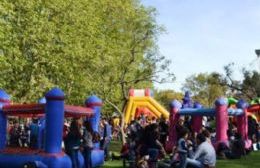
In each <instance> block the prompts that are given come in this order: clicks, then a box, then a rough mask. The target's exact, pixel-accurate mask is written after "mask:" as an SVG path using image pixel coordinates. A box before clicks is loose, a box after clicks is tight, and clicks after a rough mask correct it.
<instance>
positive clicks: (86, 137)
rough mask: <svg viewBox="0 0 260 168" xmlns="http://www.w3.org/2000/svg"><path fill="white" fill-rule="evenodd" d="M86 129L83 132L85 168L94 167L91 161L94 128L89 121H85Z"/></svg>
mask: <svg viewBox="0 0 260 168" xmlns="http://www.w3.org/2000/svg"><path fill="white" fill-rule="evenodd" d="M84 126H85V130H84V134H83V148H84V150H83V156H84V160H85V168H92V162H91V151H92V149H93V147H94V145H93V133H94V131H93V128H92V126H91V123H90V122H89V121H85V122H84Z"/></svg>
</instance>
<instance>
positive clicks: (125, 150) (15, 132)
mask: <svg viewBox="0 0 260 168" xmlns="http://www.w3.org/2000/svg"><path fill="white" fill-rule="evenodd" d="M40 123H41V122H40V120H39V119H36V118H35V119H30V120H23V121H18V120H15V119H14V120H9V123H8V145H9V146H10V147H30V148H42V147H43V142H39V141H38V138H39V134H43V133H42V130H41V129H40ZM168 125H169V123H168V121H167V120H166V119H165V118H164V117H161V118H159V119H157V118H155V117H151V116H144V115H141V116H140V117H138V118H137V119H136V120H133V121H131V123H130V124H128V125H126V127H125V128H124V129H125V130H124V132H125V133H126V143H125V144H124V145H123V147H122V150H121V156H120V158H123V160H124V163H126V162H128V163H129V166H130V167H132V168H136V167H137V168H153V167H156V166H157V167H164V168H167V167H168V168H171V167H178V168H185V167H195V168H202V167H208V168H212V167H215V164H216V158H217V157H218V158H222V159H237V158H240V157H242V156H243V155H245V154H246V153H248V152H249V151H248V150H246V149H245V143H244V140H243V138H242V137H241V135H240V134H239V132H237V128H236V122H235V121H234V120H232V119H230V120H229V129H228V131H227V135H228V138H229V144H225V143H223V144H219V145H218V148H214V147H213V144H214V142H215V136H216V133H215V129H214V128H215V120H214V118H207V117H204V118H203V127H202V129H201V131H200V132H198V133H195V132H193V131H192V128H191V117H189V116H186V117H180V118H179V120H178V122H177V124H176V126H175V129H176V133H177V143H176V144H175V145H174V147H173V149H172V152H171V154H170V155H169V153H167V152H168V151H166V150H165V149H166V142H167V139H168V135H169V128H168ZM120 126H121V120H120V119H119V117H117V116H113V117H112V118H111V119H107V118H105V117H104V118H102V119H101V121H100V123H99V130H98V131H97V132H95V131H94V130H93V128H92V126H91V124H90V122H89V121H84V120H83V119H81V118H78V119H75V118H74V119H69V120H66V122H65V124H64V130H63V142H64V150H65V152H66V153H67V154H68V155H69V156H70V157H71V160H72V164H73V168H77V167H79V160H78V152H79V151H81V152H82V154H83V156H84V159H85V163H86V168H91V167H92V165H91V161H90V160H91V151H92V149H93V148H94V147H95V145H96V143H97V142H99V143H100V147H101V149H103V150H104V153H105V160H107V159H109V157H111V155H110V152H109V144H110V142H111V140H112V139H114V140H122V137H121V135H122V134H121V133H120V129H121V128H120ZM42 136H44V135H42ZM248 136H249V138H250V139H251V140H252V141H253V143H254V144H258V145H256V147H255V148H258V149H260V146H259V143H257V142H259V137H260V136H259V124H258V123H257V121H256V120H254V119H253V118H252V117H250V116H249V118H248ZM215 149H216V151H215ZM169 156H170V157H169ZM158 160H159V161H158Z"/></svg>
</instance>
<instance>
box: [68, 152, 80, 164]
mask: <svg viewBox="0 0 260 168" xmlns="http://www.w3.org/2000/svg"><path fill="white" fill-rule="evenodd" d="M78 151H79V150H73V149H72V150H71V151H70V152H69V153H68V155H69V156H70V158H71V162H72V167H73V168H80V166H79V159H78Z"/></svg>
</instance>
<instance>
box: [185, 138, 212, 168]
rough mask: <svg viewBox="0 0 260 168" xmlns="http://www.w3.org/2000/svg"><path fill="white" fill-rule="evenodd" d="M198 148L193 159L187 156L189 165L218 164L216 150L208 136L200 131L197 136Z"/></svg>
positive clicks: (209, 167)
mask: <svg viewBox="0 0 260 168" xmlns="http://www.w3.org/2000/svg"><path fill="white" fill-rule="evenodd" d="M196 141H197V144H198V148H197V150H196V152H195V154H194V157H193V158H192V159H190V158H187V159H186V162H187V165H188V166H190V167H193V168H213V167H215V165H216V152H215V149H214V147H213V146H212V144H210V143H209V142H208V141H207V140H206V137H205V136H204V135H203V134H202V133H199V134H198V135H197V138H196Z"/></svg>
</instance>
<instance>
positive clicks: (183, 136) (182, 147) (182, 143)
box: [177, 128, 189, 168]
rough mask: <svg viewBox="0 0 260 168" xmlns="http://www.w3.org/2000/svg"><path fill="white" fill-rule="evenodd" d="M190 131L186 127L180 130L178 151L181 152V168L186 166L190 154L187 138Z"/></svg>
mask: <svg viewBox="0 0 260 168" xmlns="http://www.w3.org/2000/svg"><path fill="white" fill-rule="evenodd" d="M188 134H189V131H188V129H186V128H183V129H182V130H180V132H179V135H180V139H179V140H178V146H177V151H178V154H179V161H180V163H179V166H178V167H179V168H186V159H187V155H188V147H187V144H186V140H187V138H188Z"/></svg>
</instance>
